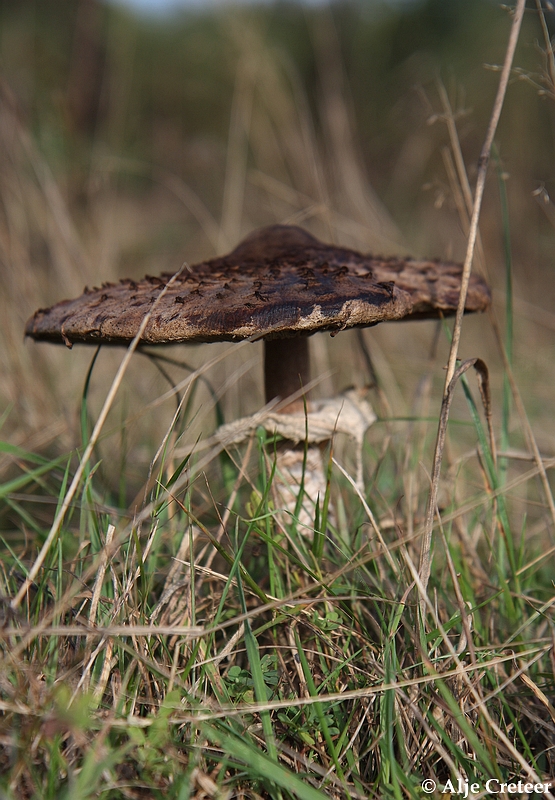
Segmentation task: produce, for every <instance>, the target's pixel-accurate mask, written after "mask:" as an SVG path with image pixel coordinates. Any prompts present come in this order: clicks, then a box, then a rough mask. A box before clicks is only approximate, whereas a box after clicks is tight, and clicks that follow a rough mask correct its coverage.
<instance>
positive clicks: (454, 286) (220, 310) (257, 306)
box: [26, 225, 490, 346]
mask: <svg viewBox="0 0 555 800" xmlns="http://www.w3.org/2000/svg"><path fill="white" fill-rule="evenodd" d="M461 272H462V267H461V266H460V265H458V264H443V263H440V262H436V261H414V260H412V259H402V258H401V259H400V258H388V259H382V258H375V257H373V256H365V255H362V254H360V253H357V252H356V251H355V250H349V249H347V248H342V247H332V246H331V245H326V244H323V243H322V242H320V241H319V240H318V239H316V238H315V237H314V236H311V235H310V234H309V233H307V232H306V231H304V230H302V229H301V228H297V227H295V226H288V225H273V226H270V227H268V228H262V229H260V230H258V231H255V232H254V233H252V234H251V235H250V236H248V237H247V238H246V239H244V240H243V241H242V242H241V243H240V244H239V245H238V247H236V248H235V250H233V251H232V252H231V253H230V254H229V255H227V256H224V257H222V258H214V259H211V260H210V261H203V262H202V263H200V264H196V265H194V266H191V267H186V268H184V269H183V271H182V273H181V275H180V276H179V277H178V278H177V280H176V281H175V282H174V283H173V285H172V286H171V287H170V289H169V290H168V292H167V293H166V295H165V296H164V297H163V298H162V300H161V302H160V303H159V304H158V305H157V307H156V309H155V311H154V313H153V315H152V318H151V319H150V321H149V323H148V326H147V328H146V330H145V333H144V336H143V341H144V342H145V343H148V344H171V343H177V342H214V341H237V340H239V339H247V338H249V337H256V338H266V339H272V338H282V337H289V336H295V335H297V334H298V333H304V334H309V333H314V332H315V331H318V330H327V331H338V330H343V329H345V328H352V327H361V326H369V325H375V324H377V323H378V322H383V321H384V320H393V319H402V318H409V319H410V318H419V317H437V316H439V315H440V314H452V313H453V312H454V311H455V310H456V307H457V303H458V297H459V291H460V276H461ZM170 277H171V275H170V274H167V273H164V274H162V275H161V276H160V277H158V278H154V277H150V276H147V277H146V278H144V279H143V280H141V281H137V282H136V281H132V280H129V279H126V280H122V281H120V283H117V284H104V285H103V286H102V287H101V288H100V289H93V290H89V289H85V293H84V294H83V295H82V296H81V297H78V298H77V299H75V300H64V301H62V302H61V303H57V304H56V305H54V306H52V307H51V308H49V309H39V310H38V311H37V312H36V313H35V314H34V316H33V317H32V318H31V319H30V320H29V321H28V323H27V327H26V335H27V336H31V337H32V338H34V339H44V340H48V341H51V342H60V343H61V342H63V343H65V344H67V345H68V346H71V345H72V344H73V343H74V342H86V343H90V344H100V343H105V344H125V343H128V342H130V341H131V340H132V339H133V338H134V336H135V335H136V333H137V331H138V329H139V325H140V324H141V321H142V319H143V317H144V315H145V314H146V313H147V311H148V309H149V307H150V306H151V305H152V303H153V302H154V300H155V299H156V298H157V296H158V295H159V293H160V290H161V288H162V287H163V286H165V284H166V283H167V282H168V281H169V279H170ZM489 302H490V294H489V290H488V288H487V286H486V285H485V283H484V282H483V281H482V280H480V279H479V278H476V277H475V276H473V278H472V279H471V283H470V288H469V292H468V298H467V304H466V310H467V311H482V310H484V309H485V308H487V306H488V305H489Z"/></svg>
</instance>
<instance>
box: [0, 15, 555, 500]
mask: <svg viewBox="0 0 555 800" xmlns="http://www.w3.org/2000/svg"><path fill="white" fill-rule="evenodd" d="M155 5H156V6H158V7H157V8H155V7H154V6H155ZM538 7H539V0H538V3H536V2H529V9H528V10H527V13H526V16H525V20H524V25H523V29H522V33H521V38H520V44H519V47H518V50H517V54H516V60H515V65H514V70H513V75H512V79H511V83H510V86H509V89H508V94H507V100H506V104H505V108H504V111H503V115H502V117H501V122H500V125H499V129H498V134H497V137H496V149H497V153H498V158H497V160H494V162H492V165H491V167H490V171H489V176H488V182H487V187H486V194H485V200H484V208H483V215H482V222H481V242H482V245H481V249H480V253H479V257H478V258H477V262H476V269H477V270H479V271H481V272H482V273H483V274H485V275H486V276H487V278H488V280H489V281H490V283H491V285H492V287H493V296H494V310H493V315H494V319H495V320H497V323H498V325H499V329H500V331H501V335H502V337H503V340H504V341H505V342H507V341H508V340H507V339H506V335H505V306H506V280H507V278H506V275H507V272H506V265H507V258H508V254H509V255H510V257H511V259H512V268H513V278H514V310H515V322H514V353H513V359H514V367H515V372H516V374H517V377H518V382H519V386H520V390H521V393H522V395H523V397H524V401H525V405H526V408H527V411H528V414H529V416H530V418H531V421H532V424H533V428H534V431H535V433H536V436H537V438H538V441H539V445H540V449H541V450H542V452H544V453H545V454H548V455H550V454H553V450H554V448H555V428H554V424H553V413H552V407H553V392H554V388H555V376H554V370H553V363H554V357H555V352H554V350H555V348H554V345H555V313H554V312H553V300H554V296H555V282H554V280H553V275H554V241H555V236H554V228H553V225H554V223H555V209H554V207H553V204H552V202H551V199H550V194H551V193H552V192H553V191H555V188H554V187H555V185H554V178H555V175H554V160H553V155H554V140H553V134H554V128H553V122H554V102H555V95H554V90H555V87H554V84H553V78H554V75H553V72H552V70H551V69H550V61H549V58H548V53H547V52H546V50H547V47H548V40H549V36H550V32H549V30H550V29H549V26H550V25H553V24H554V23H555V19H554V14H553V13H552V12H551V11H550V10H549V8H546V9H545V16H544V21H543V23H542V20H541V18H540V16H539V14H538ZM510 23H511V15H510V8H507V7H506V6H504V5H502V4H500V3H498V2H494V1H493V0H491V1H490V0H466V1H465V2H464V3H462V2H460V0H412V1H411V2H408V1H407V2H403V0H398V1H397V2H394V0H390V1H389V2H386V1H385V0H375V1H374V0H366V1H365V2H354V1H353V2H336V3H331V4H327V3H324V2H321V3H318V2H312V3H305V4H302V3H296V2H265V3H255V2H249V3H245V4H240V3H233V4H216V3H206V2H203V3H199V2H197V3H190V4H185V3H182V4H178V3H177V2H174V3H168V4H166V5H165V6H164V5H162V4H160V3H158V4H155V3H154V2H153V3H152V5H151V6H150V7H149V4H148V3H147V0H142V2H138V1H137V3H136V4H133V3H131V2H127V3H124V2H120V3H115V2H114V3H108V2H101V0H1V2H0V280H1V290H0V371H1V375H2V379H1V381H0V413H1V414H3V416H2V419H3V425H4V427H3V431H2V435H3V437H4V438H7V439H9V440H10V441H11V442H12V443H13V444H17V445H21V446H23V447H25V448H28V449H31V450H43V451H45V450H46V451H48V450H50V451H53V452H60V451H61V452H63V451H64V450H69V449H70V448H73V447H75V446H76V445H77V444H78V443H79V441H80V438H79V436H80V434H79V404H80V398H81V395H82V391H83V385H84V381H85V376H86V373H87V370H88V368H89V364H90V361H91V358H92V355H93V351H92V350H91V349H89V348H87V347H83V346H76V347H75V348H74V349H73V350H72V351H71V352H70V351H69V350H67V349H66V348H63V347H57V346H53V345H48V344H35V343H33V342H32V341H24V338H23V331H24V326H25V322H26V320H27V318H28V317H29V316H30V315H31V314H32V313H33V312H34V311H35V310H36V308H38V307H45V306H48V305H50V304H52V303H54V302H56V301H58V300H61V299H63V298H67V297H72V296H75V295H77V294H80V293H81V291H82V290H83V288H84V286H85V285H89V286H92V285H100V284H101V283H102V282H104V281H115V280H117V279H119V278H122V277H132V278H138V277H142V276H143V275H144V274H145V273H149V274H157V273H159V272H161V271H163V270H166V271H171V272H173V271H175V270H176V269H178V268H179V267H180V265H181V264H182V263H183V261H184V260H187V261H188V262H189V263H195V262H196V261H200V260H202V259H204V258H209V257H211V256H213V255H215V254H217V253H223V252H225V251H227V250H229V249H230V248H232V247H233V246H235V244H236V243H237V242H238V241H239V240H240V239H241V238H242V236H244V235H245V234H247V233H248V232H249V231H250V230H252V229H253V228H255V227H258V226H261V225H266V224H270V223H274V222H286V223H287V222H289V223H296V224H301V225H303V226H305V227H306V228H308V229H309V230H310V231H312V232H313V233H314V234H316V235H317V236H319V237H320V238H322V239H324V240H326V241H334V242H336V243H341V244H344V245H347V246H351V247H355V248H357V249H360V250H364V251H373V252H376V253H382V254H384V255H390V254H411V255H414V256H417V257H439V258H443V259H455V260H459V261H461V260H463V259H464V254H465V242H466V239H465V232H466V220H467V213H466V210H465V202H464V191H463V187H461V179H460V170H459V172H458V171H457V169H458V167H457V151H458V147H459V146H460V153H461V154H462V159H463V161H464V164H465V165H466V170H467V172H468V177H469V180H470V183H471V185H473V181H474V178H475V174H476V164H477V160H478V156H479V153H480V149H481V146H482V142H483V139H484V136H485V131H486V127H487V122H488V119H489V115H490V113H491V106H492V102H493V98H494V95H495V91H496V89H497V84H498V79H499V71H498V66H499V65H500V64H501V62H502V59H503V56H504V52H505V47H506V43H507V38H508V33H509V28H510ZM455 131H456V136H455ZM503 188H504V191H505V192H506V194H507V198H508V214H507V215H505V216H504V214H503V203H502V193H503V192H502V190H503ZM509 242H510V253H509V251H508V247H507V244H508V243H509ZM436 333H437V326H436V324H435V323H430V322H420V323H404V324H399V323H397V324H384V325H381V326H378V327H377V328H375V329H373V330H371V331H365V333H364V340H365V342H366V346H367V349H368V352H369V353H370V354H371V356H372V360H373V363H374V367H375V369H376V372H377V374H378V377H379V379H380V383H381V385H382V388H383V389H384V393H385V395H386V396H387V398H388V403H389V407H390V413H391V415H393V416H397V417H400V416H403V415H404V416H407V415H410V414H411V413H421V414H426V413H429V414H431V415H437V412H438V409H439V403H440V397H441V388H442V381H443V370H442V366H443V364H444V363H445V358H446V352H447V347H448V343H447V336H446V335H445V333H444V332H440V334H439V337H437V336H436ZM436 339H437V340H438V341H437V346H435V345H434V343H435V342H436ZM311 347H312V348H313V353H312V354H313V373H314V377H316V376H318V375H320V376H322V380H321V382H320V384H319V386H318V387H317V389H316V392H317V393H318V392H319V393H321V394H324V393H326V394H329V393H331V392H334V391H339V390H342V389H344V388H345V387H347V386H349V385H353V384H355V385H362V384H364V383H367V382H368V381H369V378H370V376H369V374H368V369H367V364H366V361H365V359H364V357H363V354H362V352H361V348H360V345H359V343H358V342H357V339H356V335H355V333H354V332H346V333H342V334H341V335H340V336H337V337H336V338H334V339H331V338H330V337H328V336H325V335H323V336H316V337H313V338H312V340H311ZM224 351H229V357H227V358H226V359H225V360H223V361H222V362H220V364H219V365H218V366H217V367H215V368H213V369H212V370H210V372H209V373H208V376H207V377H208V378H209V380H210V382H211V384H212V387H213V389H214V391H215V392H216V393H217V394H218V395H219V396H220V397H221V402H222V408H223V411H224V416H225V418H226V420H228V421H229V420H231V419H233V418H235V417H237V416H239V415H241V414H248V413H252V412H254V411H255V410H256V409H257V408H258V407H260V405H261V404H262V403H263V392H262V388H261V387H262V377H261V376H262V364H261V357H262V351H261V345H249V346H248V347H244V348H240V350H239V351H237V352H236V348H234V347H233V346H232V345H217V344H214V345H207V346H202V347H200V346H195V347H193V346H190V347H179V348H173V349H172V350H171V351H168V350H166V353H167V354H171V355H172V357H175V358H179V359H180V360H182V361H183V362H186V363H187V364H188V365H189V366H196V365H198V364H201V363H203V362H205V361H206V360H207V359H209V358H211V357H212V356H214V355H216V354H218V353H220V352H222V353H223V352H224ZM460 353H461V357H463V358H467V357H471V356H481V357H483V358H484V359H485V360H486V361H487V363H488V365H489V367H490V370H491V372H492V382H493V389H494V402H495V404H496V406H495V412H496V414H498V415H499V413H500V411H499V409H500V404H501V387H502V382H503V377H502V375H503V366H502V358H501V355H500V351H499V348H498V345H497V342H496V337H495V334H494V329H493V326H492V317H489V316H488V315H484V316H481V317H475V318H468V319H467V320H466V321H465V325H464V332H463V341H462V346H461V351H460ZM121 356H122V351H117V350H107V349H106V348H105V349H104V350H103V351H102V352H101V353H100V356H99V358H98V361H97V363H96V366H95V369H94V372H93V377H92V383H91V390H90V404H91V409H92V413H93V414H94V413H95V410H97V409H98V407H99V405H100V403H101V402H102V401H103V399H104V397H105V393H106V390H107V387H108V386H109V384H110V381H111V380H112V378H113V375H114V373H115V369H116V368H117V364H118V363H119V361H120V359H121ZM168 369H169V368H168ZM170 372H171V370H170ZM186 374H187V373H186V370H181V371H179V370H177V371H173V372H171V376H172V378H173V379H174V380H176V381H177V380H179V379H180V378H182V377H185V375H186ZM424 377H427V379H428V380H429V382H430V384H431V386H432V390H431V391H432V393H431V395H429V397H430V398H431V400H430V404H429V407H428V408H427V410H424V411H423V410H422V408H421V407H420V406H419V398H421V396H422V395H421V389H422V380H423V378H424ZM167 388H168V386H167V383H166V382H165V379H164V378H163V376H161V375H160V373H159V371H158V370H157V368H156V367H155V366H154V365H153V364H151V363H150V362H149V361H147V360H146V358H145V357H144V356H139V355H138V356H137V357H136V358H135V359H134V361H133V363H132V366H131V369H130V370H129V372H128V373H127V375H126V378H125V381H124V385H123V387H122V389H121V391H120V394H119V399H118V402H117V403H116V406H115V407H114V410H113V412H112V414H111V417H110V425H111V427H110V426H108V428H107V433H109V432H110V431H111V432H112V433H113V434H114V436H115V438H116V439H117V440H118V442H119V444H118V447H119V446H121V442H120V439H121V435H122V430H123V429H124V428H125V432H126V437H127V438H126V444H125V447H126V451H127V452H128V454H129V465H130V466H129V468H130V470H131V483H132V481H133V478H132V474H133V470H135V472H136V481H137V484H138V485H139V484H140V483H141V482H142V480H143V478H144V469H145V465H147V464H148V461H149V459H150V457H151V456H152V453H153V452H154V451H155V450H156V448H157V446H158V444H159V442H160V441H161V437H162V436H163V433H164V431H165V430H166V427H167V425H168V423H169V421H170V420H171V416H172V414H173V412H174V410H175V403H174V401H173V400H168V401H167V402H164V403H158V404H156V401H157V398H158V397H159V396H160V395H161V394H162V393H163V392H164V391H165V390H166V389H167ZM195 402H197V404H198V405H197V411H196V413H195V414H193V415H192V419H191V423H190V427H189V429H188V432H187V436H189V437H190V439H191V441H195V440H196V438H197V437H198V436H199V435H202V436H206V435H208V434H210V433H211V431H212V430H213V429H214V427H215V424H216V423H215V415H214V411H213V402H212V399H211V395H210V393H209V392H208V390H207V389H205V388H203V387H202V386H201V387H199V390H198V394H197V397H196V400H195ZM457 402H458V401H457ZM458 413H459V414H460V415H462V416H464V417H465V418H466V419H468V412H467V411H466V410H465V408H464V401H462V400H461V405H460V406H459V408H458V410H457V408H455V410H454V412H453V414H454V416H456V415H457V414H458ZM122 420H132V421H133V424H128V425H125V426H123V427H122ZM376 427H377V428H379V425H378V426H376ZM520 427H521V425H520V422H519V421H518V419H515V420H514V422H513V423H512V434H511V435H512V440H511V442H510V444H511V446H512V447H514V448H518V447H519V446H521V444H522V436H521V434H520ZM395 430H396V431H397V433H398V434H399V435H403V430H404V429H403V427H402V424H401V423H399V425H398V427H397V428H396V429H395ZM435 431H436V425H434V424H431V425H430V426H429V428H428V431H427V435H428V436H429V437H430V438H431V440H432V442H433V438H434V437H435ZM371 435H372V436H374V435H376V436H378V435H379V434H378V433H376V434H374V433H372V434H371ZM469 437H470V438H469V441H470V442H473V441H474V440H475V435H474V433H473V431H472V429H470V433H469ZM103 447H105V448H109V447H110V444H109V442H108V440H106V441H105V443H104V444H103V443H101V445H100V448H101V450H102V448H103ZM106 452H108V450H106ZM104 468H105V469H106V470H107V471H108V473H109V472H110V470H113V471H116V472H117V469H118V467H117V465H116V464H114V465H113V466H111V465H110V463H109V460H108V462H107V463H106V464H105V467H104ZM141 476H142V477H141Z"/></svg>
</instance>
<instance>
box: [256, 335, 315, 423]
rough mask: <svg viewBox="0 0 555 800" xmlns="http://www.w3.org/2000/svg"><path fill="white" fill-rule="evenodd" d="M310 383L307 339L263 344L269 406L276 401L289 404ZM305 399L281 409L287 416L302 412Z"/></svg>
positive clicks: (300, 337)
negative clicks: (288, 401) (293, 396)
mask: <svg viewBox="0 0 555 800" xmlns="http://www.w3.org/2000/svg"><path fill="white" fill-rule="evenodd" d="M309 381H310V358H309V352H308V337H307V336H299V337H297V338H290V339H270V340H269V341H266V342H264V390H265V394H266V402H267V403H269V402H271V401H272V400H274V399H275V398H276V397H279V398H281V399H282V400H287V398H288V397H291V396H292V395H294V394H296V393H297V392H298V391H299V389H302V388H303V387H305V386H307V385H308V382H309ZM303 406H304V403H303V399H302V398H297V399H296V400H293V401H292V402H291V403H287V404H286V405H283V406H281V407H280V411H281V413H284V414H287V413H292V412H295V411H302V410H303Z"/></svg>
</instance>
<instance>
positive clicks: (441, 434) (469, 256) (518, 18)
mask: <svg viewBox="0 0 555 800" xmlns="http://www.w3.org/2000/svg"><path fill="white" fill-rule="evenodd" d="M525 5H526V0H518V1H517V4H516V8H515V12H514V17H513V23H512V26H511V32H510V36H509V42H508V45H507V51H506V53H505V60H504V63H503V69H502V71H501V78H500V80H499V87H498V89H497V96H496V98H495V102H494V104H493V110H492V113H491V118H490V122H489V125H488V130H487V133H486V138H485V141H484V145H483V147H482V152H481V153H480V158H479V160H478V175H477V179H476V189H475V192H474V205H473V208H472V216H471V219H470V229H469V232H468V244H467V249H466V257H465V261H464V267H463V274H462V278H461V292H460V297H459V305H458V307H457V314H456V317H455V324H454V327H453V338H452V341H451V349H450V351H449V361H448V364H447V374H446V376H445V385H444V390H443V403H442V413H441V416H440V423H439V427H438V433H437V439H436V447H435V452H434V462H433V468H432V486H431V489H430V494H429V497H428V505H427V508H426V524H425V529H424V536H423V538H422V546H421V550H420V565H419V576H420V581H421V585H422V588H423V590H424V594H421V596H420V611H421V613H422V616H424V614H425V610H426V606H425V602H424V596H425V593H426V588H427V585H428V581H429V579H430V570H431V545H432V528H433V523H434V515H435V511H436V507H437V496H438V491H439V477H440V471H441V461H442V458H443V448H444V444H445V435H446V429H447V421H448V417H449V405H450V403H451V393H450V387H451V385H452V381H453V377H454V375H455V370H456V363H457V356H458V352H459V343H460V338H461V329H462V319H463V314H464V309H465V304H466V295H467V291H468V284H469V281H470V273H471V270H472V262H473V258H474V250H475V247H476V240H477V236H478V221H479V219H480V211H481V208H482V198H483V194H484V186H485V182H486V174H487V169H488V162H489V157H490V151H491V146H492V143H493V137H494V136H495V131H496V130H497V124H498V122H499V117H500V116H501V110H502V108H503V103H504V100H505V94H506V91H507V84H508V82H509V75H510V71H511V66H512V63H513V58H514V54H515V49H516V45H517V42H518V37H519V33H520V26H521V23H522V17H523V15H524V7H525Z"/></svg>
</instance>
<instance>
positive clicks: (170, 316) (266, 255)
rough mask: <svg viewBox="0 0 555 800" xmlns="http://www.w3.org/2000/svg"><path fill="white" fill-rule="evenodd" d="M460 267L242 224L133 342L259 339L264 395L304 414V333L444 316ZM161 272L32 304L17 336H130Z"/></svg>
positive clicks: (477, 297)
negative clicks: (232, 241)
mask: <svg viewBox="0 0 555 800" xmlns="http://www.w3.org/2000/svg"><path fill="white" fill-rule="evenodd" d="M461 273H462V267H461V266H460V265H459V264H454V263H443V262H440V261H418V260H414V259H407V258H379V257H374V256H371V255H363V254H361V253H358V252H357V251H355V250H351V249H347V248H343V247H335V246H332V245H328V244H324V243H322V242H320V241H319V240H318V239H316V238H315V237H314V236H312V235H311V234H309V233H308V232H307V231H305V230H303V229H302V228H298V227H296V226H289V225H272V226H270V227H266V228H262V229H260V230H257V231H254V232H253V233H251V234H250V235H249V236H247V237H246V238H245V239H244V240H243V241H242V242H241V243H240V244H239V245H238V246H237V247H236V248H235V250H233V251H232V252H231V253H230V254H229V255H226V256H223V257H220V258H214V259H211V260H209V261H203V262H202V263H200V264H196V265H194V266H191V267H188V268H187V269H185V270H183V271H182V273H181V275H180V276H179V277H178V278H177V279H176V280H175V281H174V283H173V285H172V286H171V287H170V288H169V289H168V291H167V292H166V294H165V296H164V298H163V299H162V301H161V302H160V303H159V304H158V306H157V308H156V310H155V311H154V313H153V315H152V317H151V319H150V321H149V323H148V325H147V327H146V329H145V332H144V335H143V337H142V342H143V343H144V344H177V343H180V342H214V341H238V340H241V339H264V346H265V357H264V387H265V396H266V401H267V402H270V401H272V400H274V399H276V398H280V399H281V400H282V401H283V403H282V405H281V407H280V411H281V412H282V413H295V412H297V413H299V412H300V413H303V414H304V401H303V398H302V397H300V399H299V395H302V390H303V387H306V386H307V385H308V383H309V380H310V367H309V354H308V336H309V335H310V334H313V333H315V332H316V331H329V332H330V333H331V334H332V335H334V334H335V333H337V332H338V331H341V330H344V329H346V328H353V327H367V326H372V325H376V324H377V323H379V322H383V321H385V320H398V319H421V318H430V317H436V318H437V317H440V316H442V315H449V314H453V313H454V312H455V311H456V308H457V303H458V299H459V291H460V280H461ZM170 277H171V276H170V275H169V274H166V273H164V274H162V275H161V276H160V277H151V276H147V277H146V278H144V279H143V280H141V281H133V280H130V279H125V280H122V281H120V282H119V283H117V284H103V285H102V286H101V287H100V288H99V289H92V290H90V289H85V292H84V294H83V295H82V296H81V297H78V298H76V299H75V300H65V301H62V302H60V303H57V304H56V305H54V306H52V307H51V308H49V309H39V310H38V311H37V312H36V313H35V314H34V316H33V317H32V318H31V319H30V320H29V321H28V323H27V326H26V335H27V336H30V337H32V338H33V339H37V340H46V341H51V342H59V343H64V344H66V345H67V346H68V347H72V346H73V344H74V343H77V342H84V343H88V344H111V345H118V344H119V345H121V344H128V343H129V342H130V341H132V339H133V338H134V337H135V335H136V334H137V331H138V329H139V325H140V324H141V321H142V319H143V318H144V316H145V314H146V312H147V311H148V309H149V307H150V306H151V304H152V303H153V302H154V300H155V298H156V297H157V295H158V294H159V293H160V288H161V287H163V286H164V285H165V284H166V283H167V282H168V281H169V278H170ZM489 303H490V293H489V289H488V287H487V286H486V284H485V283H484V281H483V280H481V279H480V278H479V277H476V276H472V277H471V281H470V286H469V290H468V295H467V300H466V311H483V310H485V309H486V308H487V307H488V305H489ZM289 398H292V399H291V400H290V399H289ZM322 474H323V473H322ZM324 486H325V483H324ZM314 496H315V495H314Z"/></svg>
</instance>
